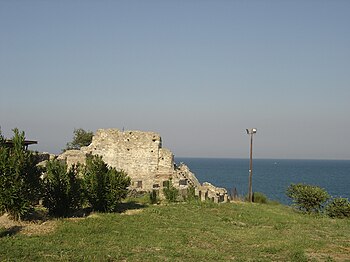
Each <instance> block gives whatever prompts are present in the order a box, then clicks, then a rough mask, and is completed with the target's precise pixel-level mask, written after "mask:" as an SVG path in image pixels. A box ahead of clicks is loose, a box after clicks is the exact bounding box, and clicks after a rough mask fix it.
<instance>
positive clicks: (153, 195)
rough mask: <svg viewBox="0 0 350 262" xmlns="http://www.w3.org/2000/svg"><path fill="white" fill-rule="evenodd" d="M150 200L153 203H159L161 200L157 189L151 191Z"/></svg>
mask: <svg viewBox="0 0 350 262" xmlns="http://www.w3.org/2000/svg"><path fill="white" fill-rule="evenodd" d="M149 201H150V203H151V204H157V203H158V202H159V198H158V194H157V191H156V190H152V191H151V192H149Z"/></svg>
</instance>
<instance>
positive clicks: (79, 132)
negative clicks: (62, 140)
mask: <svg viewBox="0 0 350 262" xmlns="http://www.w3.org/2000/svg"><path fill="white" fill-rule="evenodd" d="M73 133H74V137H73V141H72V142H70V143H67V146H66V149H65V150H71V149H80V148H81V147H83V146H88V145H90V144H91V141H92V137H93V136H94V133H93V132H91V131H85V130H84V129H82V128H78V129H74V132H73Z"/></svg>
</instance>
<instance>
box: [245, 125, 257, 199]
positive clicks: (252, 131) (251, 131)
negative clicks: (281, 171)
mask: <svg viewBox="0 0 350 262" xmlns="http://www.w3.org/2000/svg"><path fill="white" fill-rule="evenodd" d="M246 130H247V134H248V135H250V162H249V187H248V199H249V202H253V186H252V178H253V135H254V134H255V133H256V128H250V129H246Z"/></svg>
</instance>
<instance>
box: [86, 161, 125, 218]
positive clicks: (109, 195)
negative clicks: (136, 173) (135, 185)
mask: <svg viewBox="0 0 350 262" xmlns="http://www.w3.org/2000/svg"><path fill="white" fill-rule="evenodd" d="M84 184H85V190H86V195H87V198H88V201H89V203H90V204H91V206H92V208H93V209H94V210H96V211H116V208H117V204H118V203H119V202H120V201H121V200H122V199H123V198H125V197H126V196H127V193H128V189H127V187H128V186H129V185H130V178H129V177H128V176H127V175H126V173H125V172H123V171H117V170H116V169H115V168H112V167H108V166H107V164H106V163H105V162H104V161H103V160H102V157H100V156H96V155H95V156H92V155H88V156H87V159H86V166H85V170H84Z"/></svg>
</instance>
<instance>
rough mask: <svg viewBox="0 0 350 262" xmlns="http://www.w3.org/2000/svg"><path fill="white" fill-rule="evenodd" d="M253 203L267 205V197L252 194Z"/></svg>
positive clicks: (256, 193)
mask: <svg viewBox="0 0 350 262" xmlns="http://www.w3.org/2000/svg"><path fill="white" fill-rule="evenodd" d="M253 202H254V203H260V204H267V203H268V199H267V196H266V195H264V194H263V193H260V192H254V193H253Z"/></svg>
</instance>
